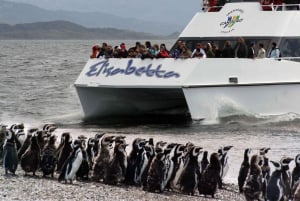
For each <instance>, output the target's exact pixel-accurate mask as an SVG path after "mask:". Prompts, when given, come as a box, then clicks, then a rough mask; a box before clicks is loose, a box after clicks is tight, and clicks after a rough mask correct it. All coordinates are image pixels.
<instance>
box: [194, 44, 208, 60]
mask: <svg viewBox="0 0 300 201" xmlns="http://www.w3.org/2000/svg"><path fill="white" fill-rule="evenodd" d="M196 53H197V57H198V56H199V53H201V54H202V58H206V53H205V51H204V49H203V48H202V44H201V43H197V45H196V48H195V49H194V50H193V52H192V57H193V58H194V57H196V56H195V54H196Z"/></svg>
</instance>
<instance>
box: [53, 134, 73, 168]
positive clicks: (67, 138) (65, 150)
mask: <svg viewBox="0 0 300 201" xmlns="http://www.w3.org/2000/svg"><path fill="white" fill-rule="evenodd" d="M71 143H72V138H71V135H70V133H64V136H63V145H62V147H61V151H60V153H59V156H58V158H57V166H56V171H57V172H60V171H61V169H62V167H63V165H64V163H65V161H66V160H67V158H68V157H69V156H70V154H71V153H72V150H73V149H72V146H71Z"/></svg>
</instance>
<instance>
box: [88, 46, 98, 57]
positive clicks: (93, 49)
mask: <svg viewBox="0 0 300 201" xmlns="http://www.w3.org/2000/svg"><path fill="white" fill-rule="evenodd" d="M99 52H100V46H99V45H94V46H93V47H92V54H91V56H90V58H91V59H94V58H98V55H99Z"/></svg>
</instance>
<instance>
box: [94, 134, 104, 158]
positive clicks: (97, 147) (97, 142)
mask: <svg viewBox="0 0 300 201" xmlns="http://www.w3.org/2000/svg"><path fill="white" fill-rule="evenodd" d="M104 135H105V133H96V134H95V137H94V139H95V145H94V153H95V156H94V157H96V156H98V153H99V150H100V149H101V143H100V142H101V139H102V137H103V136H104Z"/></svg>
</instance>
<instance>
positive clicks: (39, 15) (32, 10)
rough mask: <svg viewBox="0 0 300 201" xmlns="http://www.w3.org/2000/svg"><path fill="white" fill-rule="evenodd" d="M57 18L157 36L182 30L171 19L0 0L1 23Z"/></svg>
mask: <svg viewBox="0 0 300 201" xmlns="http://www.w3.org/2000/svg"><path fill="white" fill-rule="evenodd" d="M70 6H72V5H70ZM145 12H146V11H145ZM137 18H138V16H137ZM57 20H63V21H69V22H73V23H76V24H79V25H82V26H84V27H89V28H107V27H109V28H117V29H126V30H131V31H137V32H146V33H152V34H156V35H169V34H171V33H173V32H177V31H181V30H182V29H183V27H182V26H180V25H176V24H172V23H173V22H172V23H169V24H168V23H162V22H155V21H152V22H151V21H144V20H139V19H136V18H122V17H119V16H116V15H113V14H108V13H104V12H75V11H61V10H60V11H50V10H46V9H41V8H39V7H36V6H33V5H30V4H25V3H16V2H8V1H4V0H0V22H1V23H6V24H23V23H34V22H48V21H57ZM175 22H176V21H175Z"/></svg>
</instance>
